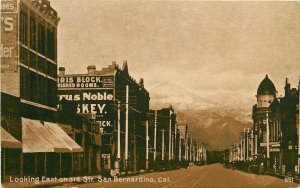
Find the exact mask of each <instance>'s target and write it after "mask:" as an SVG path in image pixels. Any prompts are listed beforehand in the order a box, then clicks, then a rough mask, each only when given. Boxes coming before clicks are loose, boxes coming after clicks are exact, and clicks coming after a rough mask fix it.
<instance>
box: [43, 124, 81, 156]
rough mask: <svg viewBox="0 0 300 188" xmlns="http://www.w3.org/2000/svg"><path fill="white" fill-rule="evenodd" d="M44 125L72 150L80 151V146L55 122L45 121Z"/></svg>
mask: <svg viewBox="0 0 300 188" xmlns="http://www.w3.org/2000/svg"><path fill="white" fill-rule="evenodd" d="M44 124H45V127H47V129H48V130H49V131H50V132H51V133H52V134H53V135H54V136H55V137H56V138H57V139H58V140H59V141H60V142H62V143H64V144H65V145H66V146H67V147H68V148H69V149H70V150H71V151H72V152H82V151H83V149H82V147H80V146H79V145H78V144H77V143H76V142H75V141H74V140H73V139H72V138H70V137H69V135H68V134H67V133H66V132H65V131H64V130H63V129H62V128H61V127H60V126H59V125H58V124H56V123H50V122H45V123H44Z"/></svg>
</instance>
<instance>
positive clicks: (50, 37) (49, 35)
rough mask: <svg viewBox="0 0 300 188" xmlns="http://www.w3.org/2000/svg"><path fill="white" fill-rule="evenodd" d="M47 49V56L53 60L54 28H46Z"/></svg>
mask: <svg viewBox="0 0 300 188" xmlns="http://www.w3.org/2000/svg"><path fill="white" fill-rule="evenodd" d="M47 51H48V57H49V58H50V59H52V60H53V61H54V60H55V29H54V28H51V27H49V28H48V29H47Z"/></svg>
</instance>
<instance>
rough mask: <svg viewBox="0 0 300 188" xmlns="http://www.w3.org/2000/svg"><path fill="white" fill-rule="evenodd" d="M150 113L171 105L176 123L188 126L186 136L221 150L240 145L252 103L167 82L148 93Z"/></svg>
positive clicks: (241, 97)
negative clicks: (196, 91)
mask: <svg viewBox="0 0 300 188" xmlns="http://www.w3.org/2000/svg"><path fill="white" fill-rule="evenodd" d="M149 91H150V93H151V96H150V97H151V101H150V107H151V108H152V109H159V108H163V107H167V106H169V105H170V104H171V105H172V106H173V107H174V109H175V112H176V114H177V121H178V123H180V124H182V123H187V124H188V134H189V135H190V136H191V137H193V138H194V139H196V140H197V141H199V142H200V143H203V144H204V145H205V146H206V147H207V148H208V149H209V150H215V151H216V150H224V149H226V148H228V147H230V145H231V144H233V143H239V138H240V134H241V132H242V131H243V129H244V128H246V129H247V128H250V127H251V124H252V122H251V110H252V105H253V104H254V102H255V101H253V98H251V97H248V96H246V95H243V94H240V93H237V92H236V93H230V92H226V93H224V92H223V93H220V92H207V91H205V92H198V93H195V92H193V91H190V90H188V89H186V88H185V87H184V86H180V85H176V84H172V83H169V82H166V83H162V84H158V85H156V86H154V87H152V88H151V89H150V90H149Z"/></svg>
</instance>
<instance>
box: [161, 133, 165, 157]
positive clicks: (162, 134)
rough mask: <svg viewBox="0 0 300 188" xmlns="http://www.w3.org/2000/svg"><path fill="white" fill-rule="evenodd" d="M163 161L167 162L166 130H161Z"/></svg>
mask: <svg viewBox="0 0 300 188" xmlns="http://www.w3.org/2000/svg"><path fill="white" fill-rule="evenodd" d="M161 140H162V141H161V160H162V161H164V160H165V130H164V129H163V130H161Z"/></svg>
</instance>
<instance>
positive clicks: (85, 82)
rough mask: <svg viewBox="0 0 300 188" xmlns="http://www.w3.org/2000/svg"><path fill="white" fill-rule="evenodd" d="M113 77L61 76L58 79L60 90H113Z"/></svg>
mask: <svg viewBox="0 0 300 188" xmlns="http://www.w3.org/2000/svg"><path fill="white" fill-rule="evenodd" d="M113 87H114V77H113V76H61V77H58V88H59V89H61V90H63V89H82V88H89V89H93V88H113Z"/></svg>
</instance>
